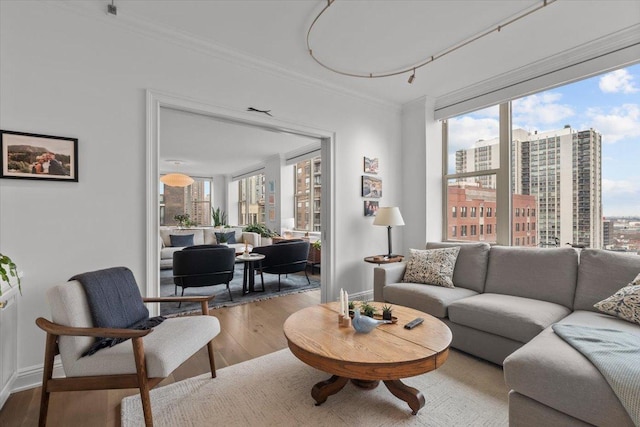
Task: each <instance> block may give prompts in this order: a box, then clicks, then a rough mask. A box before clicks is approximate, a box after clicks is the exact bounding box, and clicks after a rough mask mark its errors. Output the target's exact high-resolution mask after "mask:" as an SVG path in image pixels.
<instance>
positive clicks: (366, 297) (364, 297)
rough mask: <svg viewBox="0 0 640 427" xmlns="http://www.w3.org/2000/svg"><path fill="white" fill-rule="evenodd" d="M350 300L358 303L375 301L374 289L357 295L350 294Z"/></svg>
mask: <svg viewBox="0 0 640 427" xmlns="http://www.w3.org/2000/svg"><path fill="white" fill-rule="evenodd" d="M349 299H350V300H352V301H353V300H357V301H373V289H372V290H370V291H362V292H358V293H355V294H349Z"/></svg>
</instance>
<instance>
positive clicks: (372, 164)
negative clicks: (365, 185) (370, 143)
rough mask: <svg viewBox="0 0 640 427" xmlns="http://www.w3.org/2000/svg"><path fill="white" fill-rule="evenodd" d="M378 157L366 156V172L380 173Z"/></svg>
mask: <svg viewBox="0 0 640 427" xmlns="http://www.w3.org/2000/svg"><path fill="white" fill-rule="evenodd" d="M378 163H379V162H378V158H377V157H371V158H369V157H365V158H364V172H365V173H373V174H377V173H378Z"/></svg>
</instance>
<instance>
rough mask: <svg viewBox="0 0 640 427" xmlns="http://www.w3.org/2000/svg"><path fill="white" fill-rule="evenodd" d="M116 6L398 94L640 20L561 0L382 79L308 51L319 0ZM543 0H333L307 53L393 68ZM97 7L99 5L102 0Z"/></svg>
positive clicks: (638, 12)
mask: <svg viewBox="0 0 640 427" xmlns="http://www.w3.org/2000/svg"><path fill="white" fill-rule="evenodd" d="M115 3H116V5H117V6H118V15H119V16H120V15H124V16H130V17H133V18H135V19H136V20H141V21H147V22H149V23H151V24H152V25H156V26H159V27H161V28H164V29H172V30H175V31H177V32H178V33H182V34H187V35H190V36H193V37H195V38H197V39H200V40H202V41H206V42H208V43H210V44H212V45H215V46H217V47H220V48H221V49H222V50H227V51H231V52H235V53H238V54H243V55H247V56H249V57H251V58H255V59H259V60H262V61H263V62H265V63H269V64H273V65H275V66H278V67H280V68H282V69H283V70H291V71H293V72H296V73H299V74H302V75H304V76H307V77H310V78H313V79H316V80H320V81H322V82H326V83H329V84H332V85H337V86H341V87H344V88H346V89H348V90H351V91H357V92H360V93H363V94H367V95H369V96H373V97H377V98H379V99H383V100H388V101H391V102H395V103H400V104H402V103H406V102H409V101H411V100H414V99H417V98H419V97H421V96H423V95H429V96H431V97H434V98H438V97H441V96H443V95H446V94H448V93H451V92H454V91H456V90H459V89H460V88H464V87H467V86H469V85H472V84H474V83H478V82H482V81H484V80H486V79H488V78H490V77H493V76H496V75H499V74H501V73H504V72H507V71H510V70H515V69H518V68H520V67H523V66H527V65H533V64H535V63H536V62H537V61H540V60H542V59H544V58H548V57H551V56H554V55H557V54H559V53H562V52H565V51H567V50H568V49H571V48H574V47H576V46H579V45H582V44H584V43H588V42H590V41H593V40H597V39H599V38H601V37H604V36H606V35H609V34H612V33H615V32H617V31H619V30H621V29H623V28H627V27H630V26H633V25H637V24H638V22H639V21H640V1H638V0H608V1H593V0H571V1H568V0H559V1H556V2H554V3H551V4H550V5H548V6H547V7H545V8H543V9H542V10H540V11H538V12H535V13H533V14H531V15H529V16H527V17H526V18H524V19H522V20H520V21H518V22H515V23H513V24H511V25H509V26H508V27H507V28H505V29H503V30H502V31H501V32H499V33H497V32H494V33H492V34H490V35H489V36H487V37H485V38H483V39H481V40H479V41H477V42H474V43H471V44H469V45H467V46H465V47H463V48H461V49H459V50H457V51H456V52H454V53H452V54H450V55H447V56H445V57H443V58H442V59H438V60H436V61H435V62H434V63H432V64H428V65H426V66H425V67H423V68H422V69H420V70H418V72H417V73H416V74H417V76H416V80H415V81H414V83H413V84H411V85H410V84H408V83H407V78H408V74H407V75H401V76H397V77H386V78H380V79H361V78H353V77H347V76H342V75H339V74H335V73H333V72H330V71H328V70H326V69H324V68H322V67H321V66H319V65H318V64H317V63H316V62H315V61H314V60H313V59H312V58H311V57H310V56H309V54H308V51H307V47H306V35H307V30H308V28H309V26H310V24H311V22H312V21H313V19H314V18H315V17H316V15H317V14H318V13H319V12H320V11H321V10H322V8H323V7H324V6H325V5H326V4H327V3H326V1H325V0H297V1H291V0H254V1H248V0H233V1H211V0H209V1H207V0H162V1H160V0H155V1H150V0H119V1H118V0H116V2H115ZM541 3H542V0H509V1H506V0H456V1H452V0H430V1H417V0H412V1H406V0H394V1H391V0H386V1H383V0H381V1H346V0H336V1H335V2H334V3H333V4H332V5H331V7H330V8H329V9H328V10H327V12H325V14H323V16H322V17H321V18H320V19H319V20H318V22H317V24H316V27H315V28H314V31H313V32H312V34H311V40H310V41H311V47H312V48H313V51H314V54H315V55H316V56H318V57H320V58H322V60H323V61H325V62H326V63H327V64H328V65H331V66H334V67H335V68H339V69H343V70H345V71H354V72H362V73H369V72H381V71H394V70H398V69H401V68H405V67H410V66H412V65H415V63H416V62H420V61H422V60H424V59H426V58H428V57H430V56H431V55H436V54H438V53H439V52H442V51H443V50H445V49H447V48H449V47H452V46H454V45H456V44H458V43H460V42H462V41H464V40H467V39H468V38H470V37H472V36H475V35H477V34H479V33H481V32H484V31H486V30H487V29H489V28H495V27H497V25H498V24H502V23H504V22H506V21H507V20H509V18H512V17H513V16H514V15H516V14H520V13H522V12H523V11H526V10H529V9H531V8H532V7H534V6H535V5H539V4H541ZM103 6H104V4H103Z"/></svg>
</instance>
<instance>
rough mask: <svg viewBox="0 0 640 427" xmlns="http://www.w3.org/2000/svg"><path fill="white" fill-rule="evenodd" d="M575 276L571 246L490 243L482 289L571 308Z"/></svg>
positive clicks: (576, 268) (575, 270)
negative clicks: (497, 244) (506, 245)
mask: <svg viewBox="0 0 640 427" xmlns="http://www.w3.org/2000/svg"><path fill="white" fill-rule="evenodd" d="M577 277H578V253H577V252H576V251H575V249H573V248H553V249H537V248H511V247H505V246H494V247H492V248H491V251H490V253H489V268H488V270H487V283H486V285H485V289H484V291H485V292H490V293H494V294H504V295H513V296H517V297H523V298H531V299H536V300H541V301H547V302H552V303H556V304H560V305H563V306H565V307H567V308H572V307H573V298H574V295H575V289H576V280H577ZM625 283H628V281H627V282H625ZM616 290H617V289H616ZM609 295H611V293H609V294H608V295H606V296H609ZM601 299H602V298H601ZM597 301H599V300H597ZM597 301H594V303H596V302H597Z"/></svg>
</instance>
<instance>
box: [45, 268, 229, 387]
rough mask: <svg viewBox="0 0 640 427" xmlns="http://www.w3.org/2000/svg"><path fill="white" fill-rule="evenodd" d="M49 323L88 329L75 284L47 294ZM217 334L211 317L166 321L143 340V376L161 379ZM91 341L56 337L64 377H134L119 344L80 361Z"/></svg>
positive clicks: (126, 346) (127, 352) (128, 352)
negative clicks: (129, 375)
mask: <svg viewBox="0 0 640 427" xmlns="http://www.w3.org/2000/svg"><path fill="white" fill-rule="evenodd" d="M47 296H48V298H49V304H50V305H51V315H52V318H53V321H54V322H55V323H58V324H60V325H65V326H73V327H77V328H91V327H93V323H92V320H91V313H90V312H89V305H88V304H87V298H86V294H85V292H84V288H83V287H82V284H81V283H80V282H78V281H76V280H74V281H71V282H66V283H63V284H60V285H57V286H54V287H53V288H51V289H49V290H48V291H47ZM219 332H220V322H219V321H218V319H217V318H215V317H212V316H185V317H179V318H174V319H167V320H165V321H164V322H162V323H161V324H160V325H158V326H157V327H155V328H154V330H153V331H152V332H151V333H150V334H149V335H147V336H146V337H144V338H143V343H144V348H145V355H146V357H147V374H148V375H149V377H151V378H158V377H159V378H164V377H166V376H168V375H169V374H170V373H171V372H172V371H173V370H174V369H175V368H177V367H178V366H179V365H180V364H182V363H183V362H184V361H186V360H187V359H188V358H189V357H191V356H192V355H193V354H194V353H195V352H196V351H198V350H199V349H200V348H202V347H203V346H204V345H205V344H206V343H207V342H209V341H210V340H212V339H213V338H214V337H215V336H216V335H218V333H219ZM93 342H94V339H93V338H91V337H71V336H62V337H60V342H59V347H60V358H61V359H62V366H63V367H64V371H65V373H66V375H67V376H68V377H77V376H91V375H115V374H125V373H135V372H136V369H135V363H134V358H133V346H132V344H131V342H129V341H127V342H123V343H120V344H118V345H116V346H114V347H111V348H107V349H102V350H100V351H98V352H97V353H95V354H94V355H92V356H86V357H80V356H81V355H82V353H83V352H84V351H85V350H87V349H88V348H89V347H90V346H91V344H92V343H93Z"/></svg>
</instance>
